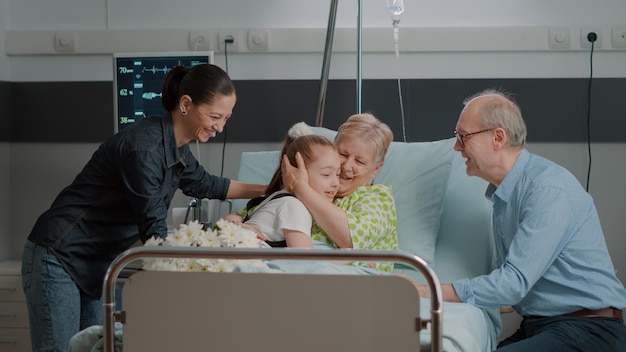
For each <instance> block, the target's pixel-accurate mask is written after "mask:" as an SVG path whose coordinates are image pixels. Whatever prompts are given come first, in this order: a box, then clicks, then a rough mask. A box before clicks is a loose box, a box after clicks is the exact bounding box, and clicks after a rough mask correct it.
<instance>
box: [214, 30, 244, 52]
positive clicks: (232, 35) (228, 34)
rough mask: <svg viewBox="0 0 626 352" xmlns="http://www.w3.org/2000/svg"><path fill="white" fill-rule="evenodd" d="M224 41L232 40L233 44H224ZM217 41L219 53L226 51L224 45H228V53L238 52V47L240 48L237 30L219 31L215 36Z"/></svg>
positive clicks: (239, 36) (239, 37)
mask: <svg viewBox="0 0 626 352" xmlns="http://www.w3.org/2000/svg"><path fill="white" fill-rule="evenodd" d="M226 39H232V40H233V42H232V43H226V42H225V41H226ZM217 40H218V42H217V46H218V48H219V51H224V50H225V49H226V47H225V45H226V44H228V51H239V47H240V46H241V35H240V33H239V30H228V29H223V30H220V31H219V33H218V35H217Z"/></svg>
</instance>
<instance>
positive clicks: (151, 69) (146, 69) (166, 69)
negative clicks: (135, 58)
mask: <svg viewBox="0 0 626 352" xmlns="http://www.w3.org/2000/svg"><path fill="white" fill-rule="evenodd" d="M172 68H174V67H167V66H164V67H163V68H158V67H156V66H152V67H142V68H141V72H152V74H157V73H158V72H163V74H164V75H166V74H167V73H168V72H169V71H170V70H171V69H172Z"/></svg>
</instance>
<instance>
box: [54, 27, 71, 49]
mask: <svg viewBox="0 0 626 352" xmlns="http://www.w3.org/2000/svg"><path fill="white" fill-rule="evenodd" d="M54 50H55V51H56V52H58V53H73V52H75V51H76V33H74V32H55V33H54Z"/></svg>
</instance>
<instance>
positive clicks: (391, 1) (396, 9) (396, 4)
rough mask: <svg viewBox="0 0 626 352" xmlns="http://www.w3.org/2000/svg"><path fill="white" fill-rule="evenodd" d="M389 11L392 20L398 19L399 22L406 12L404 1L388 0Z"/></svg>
mask: <svg viewBox="0 0 626 352" xmlns="http://www.w3.org/2000/svg"><path fill="white" fill-rule="evenodd" d="M387 11H389V14H391V16H392V18H394V17H398V20H400V15H401V14H402V13H403V12H404V1H403V0H387Z"/></svg>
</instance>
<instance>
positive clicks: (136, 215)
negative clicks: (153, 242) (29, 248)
mask: <svg viewBox="0 0 626 352" xmlns="http://www.w3.org/2000/svg"><path fill="white" fill-rule="evenodd" d="M229 185H230V180H229V179H227V178H221V177H216V176H212V175H210V174H208V173H207V172H206V171H205V170H204V168H203V167H202V166H201V165H200V164H199V163H198V161H197V160H196V159H195V158H194V156H193V155H192V154H191V152H190V150H189V146H188V145H184V146H182V147H180V148H177V147H176V140H175V138H174V128H173V125H172V118H171V115H169V114H168V115H165V116H163V117H158V116H155V117H150V118H146V119H143V120H141V121H140V122H138V123H136V124H134V125H133V126H130V127H127V128H126V129H124V130H122V131H121V132H119V133H117V134H116V135H114V136H112V137H111V138H109V139H108V140H107V141H106V142H104V143H103V144H102V145H100V147H99V148H98V150H96V152H94V154H93V156H92V157H91V160H89V162H87V164H86V165H85V167H84V168H83V170H82V171H81V172H80V173H79V174H78V176H76V179H75V180H74V182H72V184H71V185H69V186H68V187H66V188H65V189H63V190H62V191H61V193H60V194H59V195H58V196H57V198H56V199H55V200H54V202H53V204H52V206H51V207H50V209H49V210H47V211H46V212H45V213H43V214H42V215H41V216H40V217H39V219H38V220H37V222H36V224H35V226H34V228H33V230H32V232H31V234H30V236H29V237H28V238H29V239H30V240H31V241H33V242H34V243H36V244H38V245H41V246H44V247H46V248H48V249H49V250H51V251H52V252H53V253H54V254H55V255H56V256H57V258H58V259H59V260H60V261H61V263H62V264H63V265H64V267H65V268H66V269H67V271H68V272H69V274H70V275H71V276H72V277H73V278H74V280H75V281H76V283H77V284H78V286H79V287H80V288H81V290H83V292H85V293H86V294H88V295H89V296H92V297H100V295H101V292H102V281H103V278H104V274H105V272H106V270H107V268H108V266H109V264H110V263H111V261H112V260H113V259H114V258H115V257H117V256H118V255H119V254H120V253H121V252H123V251H124V250H126V249H128V248H129V247H131V246H132V245H133V244H134V243H136V242H137V241H138V240H141V241H145V240H146V239H148V238H150V237H153V236H165V235H166V233H167V224H166V218H167V210H168V208H169V205H170V203H171V201H172V198H173V196H174V194H175V192H176V190H177V189H179V188H180V189H181V190H182V191H183V193H184V194H186V195H189V196H192V197H198V198H218V199H224V198H225V197H226V193H227V191H228V187H229Z"/></svg>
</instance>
